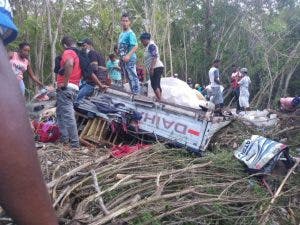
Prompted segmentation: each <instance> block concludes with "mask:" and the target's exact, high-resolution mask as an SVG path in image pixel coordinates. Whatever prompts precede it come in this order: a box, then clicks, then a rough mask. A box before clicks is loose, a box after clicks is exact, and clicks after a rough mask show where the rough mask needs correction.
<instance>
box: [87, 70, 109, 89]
mask: <svg viewBox="0 0 300 225" xmlns="http://www.w3.org/2000/svg"><path fill="white" fill-rule="evenodd" d="M91 78H92V80H93V81H94V82H95V84H96V85H98V86H99V87H100V88H102V89H106V88H108V87H109V86H107V85H104V84H102V83H101V81H100V80H99V79H98V78H97V76H96V75H95V74H94V73H92V76H91Z"/></svg>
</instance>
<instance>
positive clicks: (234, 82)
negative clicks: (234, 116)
mask: <svg viewBox="0 0 300 225" xmlns="http://www.w3.org/2000/svg"><path fill="white" fill-rule="evenodd" d="M240 79H241V73H240V70H239V67H238V66H236V65H235V64H233V65H232V74H231V88H232V91H233V94H234V101H235V102H236V113H239V112H240V111H241V107H240V102H239V96H240V85H239V83H238V82H239V81H240Z"/></svg>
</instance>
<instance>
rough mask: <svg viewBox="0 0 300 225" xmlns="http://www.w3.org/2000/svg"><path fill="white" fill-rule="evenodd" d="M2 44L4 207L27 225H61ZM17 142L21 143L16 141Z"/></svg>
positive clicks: (0, 195)
mask: <svg viewBox="0 0 300 225" xmlns="http://www.w3.org/2000/svg"><path fill="white" fill-rule="evenodd" d="M7 58H8V56H7V54H6V51H5V49H4V47H3V45H2V42H1V41H0V76H1V77H3V79H4V80H5V82H0V107H1V110H0V117H1V119H2V122H1V124H0V142H1V146H0V180H1V183H0V204H1V206H3V208H4V209H5V211H6V212H7V213H8V214H9V215H10V216H11V217H12V218H13V219H14V222H15V223H16V224H23V225H40V224H43V225H57V224H58V223H57V221H56V218H55V214H54V211H53V208H52V206H51V202H50V198H49V195H48V192H47V189H46V186H45V183H44V181H43V176H42V172H41V168H40V164H39V161H38V158H37V153H36V149H35V147H34V142H33V136H32V131H31V129H30V126H29V123H28V117H27V113H26V110H25V105H24V99H23V96H21V94H20V91H19V87H18V84H17V83H16V82H15V78H14V76H12V74H11V73H12V71H11V66H10V64H9V62H8V60H7ZM16 140H17V141H16Z"/></svg>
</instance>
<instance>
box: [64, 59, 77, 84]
mask: <svg viewBox="0 0 300 225" xmlns="http://www.w3.org/2000/svg"><path fill="white" fill-rule="evenodd" d="M73 67H74V59H73V58H68V59H67V60H66V62H65V65H64V69H65V74H64V78H65V80H64V84H63V86H64V87H66V86H67V85H68V83H69V79H70V76H71V73H72V71H73Z"/></svg>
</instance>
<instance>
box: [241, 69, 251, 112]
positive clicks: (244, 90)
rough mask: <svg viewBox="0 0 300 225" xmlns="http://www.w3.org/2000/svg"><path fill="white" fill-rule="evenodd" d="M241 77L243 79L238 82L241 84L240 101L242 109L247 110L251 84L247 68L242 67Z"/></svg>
mask: <svg viewBox="0 0 300 225" xmlns="http://www.w3.org/2000/svg"><path fill="white" fill-rule="evenodd" d="M241 77H242V78H241V80H240V81H239V82H238V84H239V85H240V96H239V103H240V106H241V110H243V111H245V110H246V109H248V108H249V97H250V93H249V85H250V84H251V80H250V77H249V76H248V70H247V68H242V69H241Z"/></svg>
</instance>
